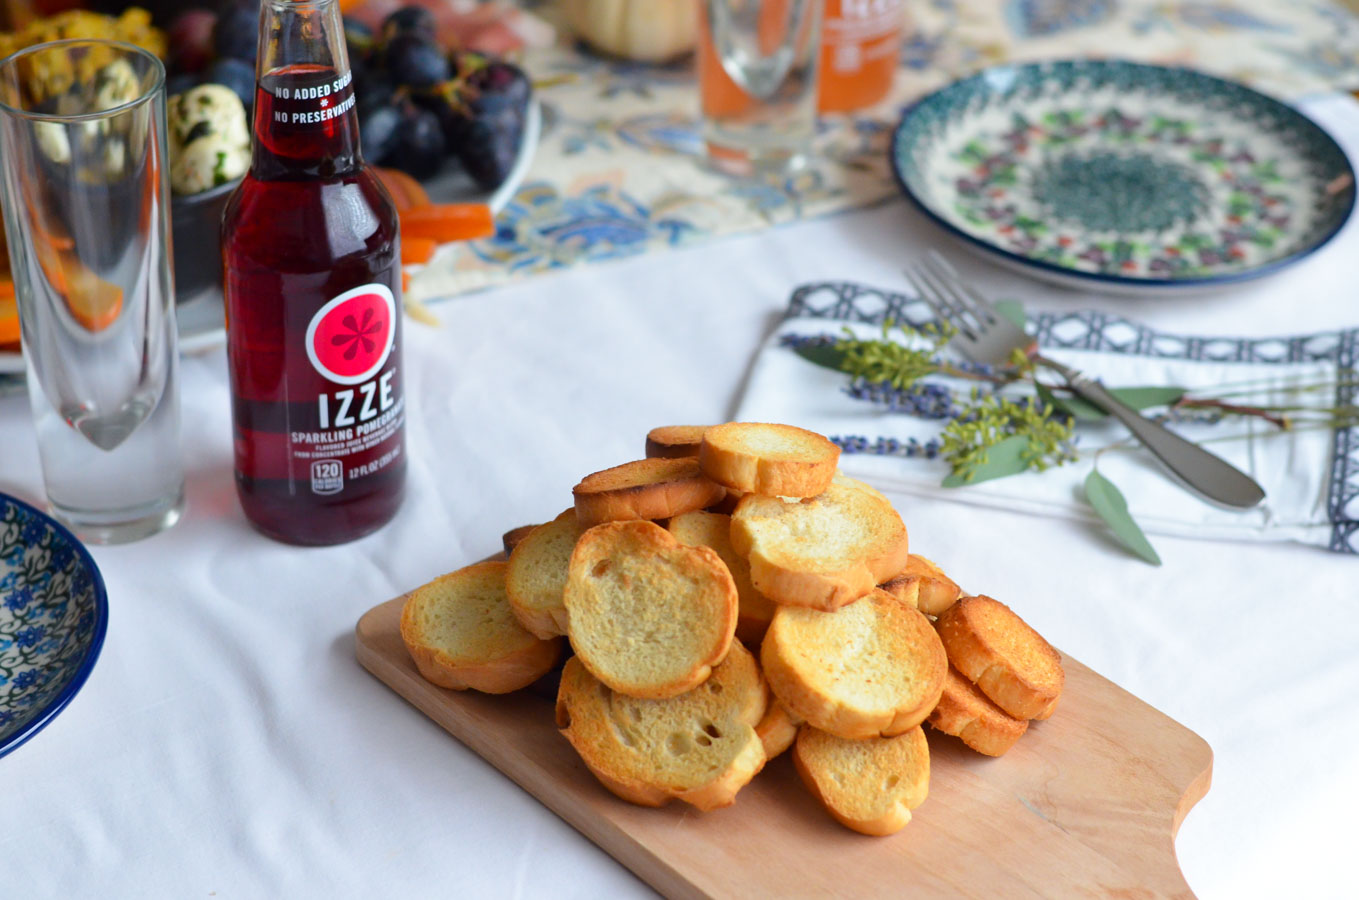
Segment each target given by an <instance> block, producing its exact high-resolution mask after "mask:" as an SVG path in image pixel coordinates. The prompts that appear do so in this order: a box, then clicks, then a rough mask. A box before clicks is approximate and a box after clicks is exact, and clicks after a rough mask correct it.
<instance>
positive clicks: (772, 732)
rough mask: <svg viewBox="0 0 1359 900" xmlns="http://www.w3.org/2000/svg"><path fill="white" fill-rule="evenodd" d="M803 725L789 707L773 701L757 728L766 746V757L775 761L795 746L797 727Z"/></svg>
mask: <svg viewBox="0 0 1359 900" xmlns="http://www.w3.org/2000/svg"><path fill="white" fill-rule="evenodd" d="M801 724H802V721H801V720H800V719H799V718H798V717H797V716H795V715H793V714H792V713H790V712H789V711H788V707H786V706H784V705H783V704H782V703H780V702H779V701H778V700H773V699H771V700H770V701H769V709H767V710H766V711H765V714H764V718H763V719H761V720H760V724H758V725H756V726H755V733H756V734H758V735H759V736H760V742H761V743H762V744H764V755H765V757H766V758H768V759H773V758H774V757H776V756H778V755H779V754H780V753H782V752H783V751H785V750H787V749H788V748H789V747H791V746H793V740H794V739H795V738H796V737H797V727H798V726H799V725H801Z"/></svg>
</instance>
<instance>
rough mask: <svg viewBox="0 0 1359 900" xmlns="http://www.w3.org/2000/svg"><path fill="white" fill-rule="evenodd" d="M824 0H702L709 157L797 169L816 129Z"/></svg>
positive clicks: (737, 167) (748, 170) (729, 165)
mask: <svg viewBox="0 0 1359 900" xmlns="http://www.w3.org/2000/svg"><path fill="white" fill-rule="evenodd" d="M824 6H825V3H824V0H702V2H701V3H700V4H699V9H700V10H701V15H700V17H699V18H700V23H699V41H698V72H699V93H700V96H701V98H702V106H703V139H704V141H705V142H706V143H707V145H708V157H709V159H710V160H711V161H712V162H713V164H714V165H716V166H718V167H719V168H721V169H724V170H726V171H730V172H734V173H736V174H740V175H747V174H752V173H757V172H763V171H774V172H784V171H789V170H792V169H796V168H798V167H799V166H801V165H802V164H804V163H805V162H806V160H807V154H808V152H809V151H810V150H811V143H812V138H813V136H814V135H815V132H816V99H817V98H816V83H817V64H818V59H819V57H820V55H821V53H820V50H821V17H822V13H823V11H824Z"/></svg>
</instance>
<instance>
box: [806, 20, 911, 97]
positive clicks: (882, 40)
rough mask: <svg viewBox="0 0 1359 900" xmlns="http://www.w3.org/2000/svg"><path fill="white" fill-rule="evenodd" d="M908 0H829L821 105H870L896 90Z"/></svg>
mask: <svg viewBox="0 0 1359 900" xmlns="http://www.w3.org/2000/svg"><path fill="white" fill-rule="evenodd" d="M905 16H906V0H826V13H825V18H824V19H823V20H822V25H821V93H820V100H819V103H818V109H819V110H820V111H821V112H823V113H827V112H847V111H849V110H853V109H862V108H863V107H865V106H872V105H873V104H874V103H877V102H879V101H880V100H882V99H884V98H885V97H886V96H887V94H888V93H889V92H890V91H891V90H892V77H893V76H894V75H895V74H896V71H897V65H898V57H899V56H900V54H901V32H902V27H903V25H904V23H905Z"/></svg>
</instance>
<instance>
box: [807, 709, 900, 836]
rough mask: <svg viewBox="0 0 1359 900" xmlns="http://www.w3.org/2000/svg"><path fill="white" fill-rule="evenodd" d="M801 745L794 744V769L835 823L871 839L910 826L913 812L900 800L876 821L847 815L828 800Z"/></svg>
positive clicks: (894, 832)
mask: <svg viewBox="0 0 1359 900" xmlns="http://www.w3.org/2000/svg"><path fill="white" fill-rule="evenodd" d="M808 727H810V726H807V725H804V726H802V728H801V729H799V730H798V737H799V738H800V737H801V736H802V733H803V729H805V728H808ZM800 743H801V741H794V742H793V767H794V768H796V769H797V774H798V776H799V777H800V778H801V779H802V783H803V784H805V785H806V786H807V790H808V791H809V792H811V795H812V796H813V797H815V798H816V800H817V802H818V803H820V804H821V806H822V808H823V809H825V810H826V812H827V813H829V814H830V815H831V817H832V818H833V819H835V821H837V822H839V823H840V824H841V825H843V826H845V827H846V828H848V829H850V830H851V831H857V832H859V833H860V834H866V835H868V836H870V837H887V836H888V835H891V834H896V833H897V832H898V831H900V830H901V829H903V828H905V827H906V826H907V825H908V824H910V821H911V810H910V809H909V808H907V806H906V804H905V802H904V801H900V800H898V801H897V802H896V803H893V804H892V806H891V807H889V808H888V810H887V812H886V813H885V814H883V815H882V816H880V817H878V818H876V819H853V818H850V817H849V816H847V815H845V814H844V813H843V812H841V811H840V810H839V809H837V808H836V807H835V806H834V805H833V804H832V803H831V802H830V800H829V799H827V797H826V793H825V791H824V790H823V789H822V787H821V782H820V781H819V780H818V779H817V777H816V773H815V772H814V771H813V770H812V767H811V766H810V765H808V763H807V761H806V760H805V759H804V758H803V756H802V753H801V752H799V745H800Z"/></svg>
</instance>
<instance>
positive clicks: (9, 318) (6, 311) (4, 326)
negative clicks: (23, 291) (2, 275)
mask: <svg viewBox="0 0 1359 900" xmlns="http://www.w3.org/2000/svg"><path fill="white" fill-rule="evenodd" d="M17 343H19V305H18V303H17V302H16V301H15V299H14V282H12V281H0V346H4V345H5V344H17Z"/></svg>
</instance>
